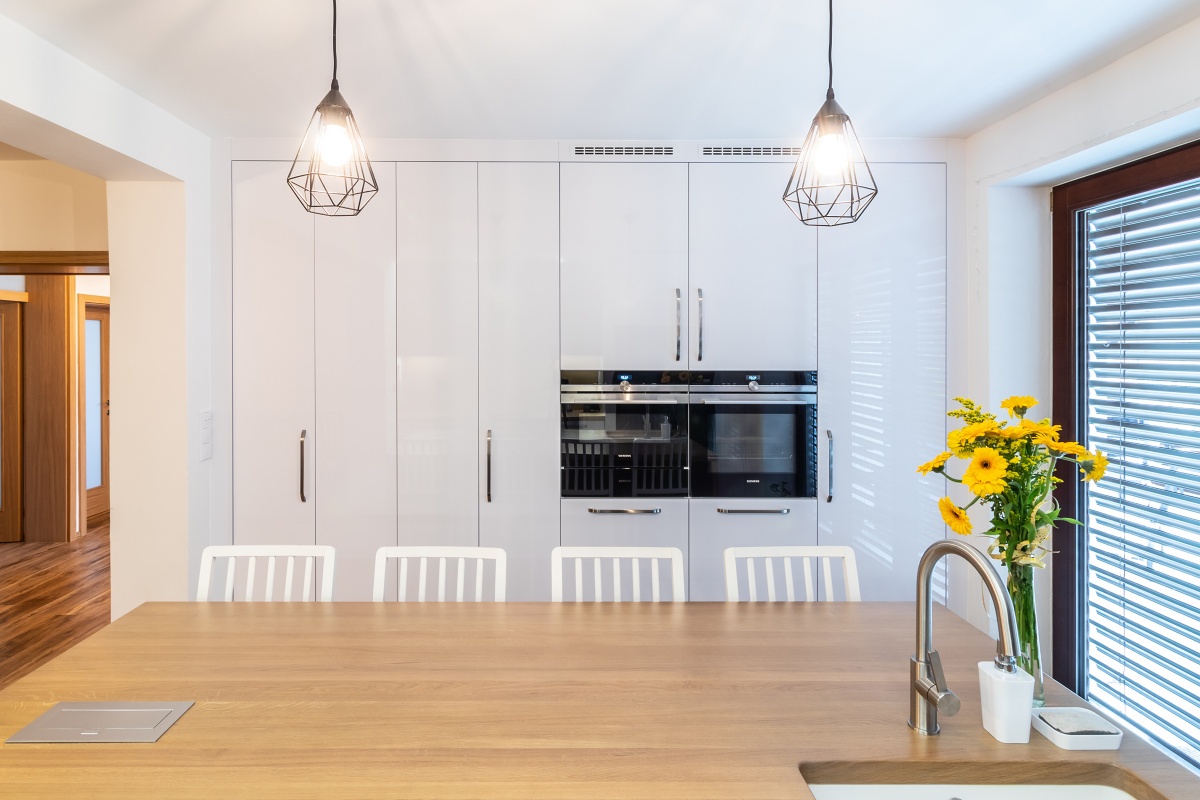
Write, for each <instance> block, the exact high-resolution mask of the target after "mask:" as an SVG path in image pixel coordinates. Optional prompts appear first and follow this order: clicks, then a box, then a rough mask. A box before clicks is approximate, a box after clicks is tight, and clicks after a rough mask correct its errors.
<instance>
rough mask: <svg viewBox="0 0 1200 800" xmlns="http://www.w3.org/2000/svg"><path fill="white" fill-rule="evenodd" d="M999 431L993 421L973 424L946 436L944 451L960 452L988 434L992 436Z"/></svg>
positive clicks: (986, 420) (998, 427)
mask: <svg viewBox="0 0 1200 800" xmlns="http://www.w3.org/2000/svg"><path fill="white" fill-rule="evenodd" d="M998 430H1000V425H999V423H997V422H996V420H994V419H985V420H983V421H982V422H973V423H971V424H970V425H967V426H966V427H964V428H959V429H958V430H956V431H950V433H949V434H947V436H946V449H947V450H950V451H951V452H953V453H957V452H958V451H960V450H962V449H963V447H965V446H966V445H968V444H970V443H971V442H973V441H975V440H976V439H980V438H982V437H984V436H987V435H989V434H994V433H996V432H997V431H998Z"/></svg>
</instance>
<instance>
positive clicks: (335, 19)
mask: <svg viewBox="0 0 1200 800" xmlns="http://www.w3.org/2000/svg"><path fill="white" fill-rule="evenodd" d="M829 2H830V3H832V2H833V0H829ZM830 63H831V64H832V63H833V62H830ZM829 80H830V81H832V80H833V76H832V75H831V76H830V78H829ZM831 85H832V84H831ZM329 88H331V89H333V90H334V91H336V90H337V88H338V82H337V0H333V83H332V84H331V85H330V87H329Z"/></svg>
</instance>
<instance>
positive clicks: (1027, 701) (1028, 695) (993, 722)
mask: <svg viewBox="0 0 1200 800" xmlns="http://www.w3.org/2000/svg"><path fill="white" fill-rule="evenodd" d="M1011 668H1012V670H1013V671H1012V672H1009V671H1008V669H1007V668H1006V665H1003V664H1001V663H999V659H997V660H996V661H980V662H979V699H980V701H981V702H982V705H983V729H984V730H985V731H987V732H988V733H990V734H991V735H992V736H993V737H994V738H995V739H996V741H998V742H1003V743H1004V744H1025V743H1027V742H1028V741H1029V726H1030V722H1031V721H1032V719H1033V676H1032V675H1030V674H1029V673H1028V672H1026V671H1025V670H1023V669H1021V668H1020V667H1016V666H1013V667H1011Z"/></svg>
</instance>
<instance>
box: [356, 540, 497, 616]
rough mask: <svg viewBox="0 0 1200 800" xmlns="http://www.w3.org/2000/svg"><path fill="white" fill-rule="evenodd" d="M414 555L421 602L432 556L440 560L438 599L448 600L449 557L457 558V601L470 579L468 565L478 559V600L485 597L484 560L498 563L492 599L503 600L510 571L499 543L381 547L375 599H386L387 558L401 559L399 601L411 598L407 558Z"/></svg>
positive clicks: (377, 565) (409, 559)
mask: <svg viewBox="0 0 1200 800" xmlns="http://www.w3.org/2000/svg"><path fill="white" fill-rule="evenodd" d="M414 559H415V560H416V561H417V562H418V565H417V576H418V577H417V598H416V599H417V602H418V603H424V602H425V592H426V589H427V587H428V584H429V581H428V574H427V573H428V569H429V561H430V560H431V559H435V560H436V561H437V567H438V574H437V602H439V603H442V602H445V600H446V587H447V582H446V561H447V560H453V561H456V562H457V569H456V573H455V575H456V580H455V597H454V599H455V600H456V601H457V602H459V603H461V602H463V595H464V589H465V588H466V583H467V579H466V571H467V570H466V567H467V562H468V561H474V562H475V564H474V572H475V602H476V603H479V602H482V601H483V584H484V572H485V570H484V565H485V562H491V563H493V564H495V578H494V579H493V590H492V600H494V601H495V602H497V603H503V602H504V592H505V584H506V581H507V575H508V554H507V553H505V552H504V550H502V549H501V548H499V547H381V548H379V550H378V551H376V553H375V586H374V591H373V593H372V599H373V600H374V601H375V602H376V603H380V602H383V596H384V593H385V590H386V587H387V576H388V573H387V567H388V561H391V560H396V561H398V562H399V563H400V575H399V577H398V578H397V583H396V586H397V590H396V595H397V599H398V600H399V601H400V602H404V601H406V600H407V599H408V571H409V570H408V562H409V561H411V560H414Z"/></svg>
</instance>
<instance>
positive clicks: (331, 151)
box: [287, 0, 379, 217]
mask: <svg viewBox="0 0 1200 800" xmlns="http://www.w3.org/2000/svg"><path fill="white" fill-rule="evenodd" d="M287 181H288V186H290V187H291V189H292V192H293V193H294V194H295V195H296V199H298V200H299V201H300V204H301V205H302V206H304V208H305V210H306V211H310V212H312V213H313V214H324V215H326V216H330V217H352V216H354V215H356V214H358V212H360V211H362V210H363V207H365V206H366V204H367V203H369V202H370V201H371V198H372V197H374V196H375V193H376V192H377V191H378V190H379V183H378V181H376V180H375V170H374V169H372V168H371V160H370V159H369V158H367V148H366V146H365V145H364V144H363V140H362V134H361V133H359V130H358V123H356V122H355V121H354V113H353V112H352V111H351V110H350V105H349V104H348V103H347V102H346V98H344V97H342V93H341V91H339V89H338V80H337V0H333V82H332V84H331V85H330V89H329V93H328V94H326V95H325V97H324V98H322V99H321V102H320V103H319V104H318V105H317V109H316V111H314V112H313V115H312V119H310V120H309V123H308V130H306V131H305V132H304V139H302V140H301V142H300V148H299V149H298V150H297V151H296V159H295V160H294V161H293V162H292V168H291V170H290V171H289V172H288V179H287Z"/></svg>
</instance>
